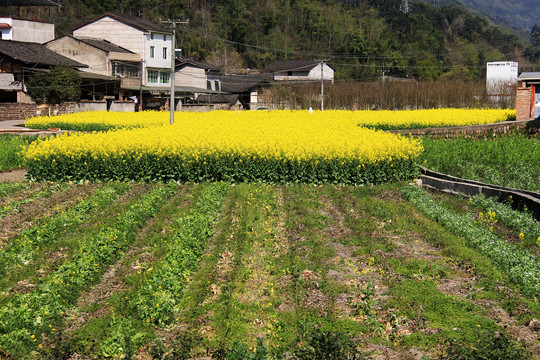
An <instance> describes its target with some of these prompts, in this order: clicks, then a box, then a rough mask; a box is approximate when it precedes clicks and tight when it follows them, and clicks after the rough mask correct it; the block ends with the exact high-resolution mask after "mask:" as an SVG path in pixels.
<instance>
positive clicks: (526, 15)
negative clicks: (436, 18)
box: [421, 0, 540, 34]
mask: <svg viewBox="0 0 540 360" xmlns="http://www.w3.org/2000/svg"><path fill="white" fill-rule="evenodd" d="M421 1H424V2H427V3H430V4H432V5H439V6H440V5H445V4H457V5H461V6H463V7H466V8H469V9H472V10H473V11H477V12H478V13H480V14H482V15H484V16H487V17H489V18H490V19H491V20H492V21H493V22H495V23H496V24H498V25H501V23H505V24H508V25H510V27H511V28H514V29H516V30H518V31H522V32H526V33H527V34H529V32H530V31H531V29H532V27H533V26H534V25H535V24H538V25H540V1H538V0H421Z"/></svg>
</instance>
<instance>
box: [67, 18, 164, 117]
mask: <svg viewBox="0 0 540 360" xmlns="http://www.w3.org/2000/svg"><path fill="white" fill-rule="evenodd" d="M72 31H73V36H74V37H75V38H95V39H103V40H107V41H109V42H110V43H113V44H116V45H118V46H120V47H122V48H124V49H127V50H129V51H131V52H133V53H135V54H138V55H139V56H140V59H141V63H142V65H141V83H140V84H137V85H133V86H123V89H124V90H125V91H131V92H133V93H137V94H140V95H142V96H143V103H144V107H145V108H155V109H159V108H162V107H163V106H165V103H166V102H167V101H168V94H169V93H170V81H171V56H174V51H172V49H171V44H172V41H171V36H172V32H171V31H170V30H168V29H166V28H164V27H163V26H161V25H157V24H154V23H152V22H149V21H146V20H143V19H141V18H138V17H134V16H127V15H117V14H112V13H106V14H103V15H100V16H98V17H97V18H95V19H92V20H90V21H88V22H86V23H84V24H82V25H79V26H77V27H75V28H73V29H72Z"/></svg>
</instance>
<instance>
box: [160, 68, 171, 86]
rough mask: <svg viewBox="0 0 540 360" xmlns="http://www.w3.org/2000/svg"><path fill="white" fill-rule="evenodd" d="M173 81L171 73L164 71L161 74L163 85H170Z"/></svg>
mask: <svg viewBox="0 0 540 360" xmlns="http://www.w3.org/2000/svg"><path fill="white" fill-rule="evenodd" d="M170 79H171V73H169V72H166V71H162V72H161V83H162V84H168V83H169V81H170Z"/></svg>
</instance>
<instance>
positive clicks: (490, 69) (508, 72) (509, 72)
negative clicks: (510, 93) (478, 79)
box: [486, 61, 518, 95]
mask: <svg viewBox="0 0 540 360" xmlns="http://www.w3.org/2000/svg"><path fill="white" fill-rule="evenodd" d="M517 78H518V63H517V62H515V61H495V62H488V63H487V73H486V89H487V93H488V95H502V94H505V93H506V88H507V87H508V86H513V85H515V84H516V83H517Z"/></svg>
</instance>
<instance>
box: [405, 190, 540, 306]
mask: <svg viewBox="0 0 540 360" xmlns="http://www.w3.org/2000/svg"><path fill="white" fill-rule="evenodd" d="M403 193H404V196H405V197H406V198H407V199H408V200H409V201H410V202H411V203H412V204H413V205H414V206H416V207H418V208H419V209H420V210H421V211H422V212H424V213H425V214H426V215H427V216H428V217H429V218H430V219H432V220H434V221H437V222H438V223H440V224H442V225H443V226H445V227H446V228H447V229H448V230H450V231H451V232H453V233H454V234H456V235H458V236H461V237H463V238H464V239H465V241H466V242H467V243H468V244H469V245H471V246H473V247H475V248H478V249H479V250H480V251H481V252H482V253H484V254H485V255H486V256H488V257H489V258H491V259H492V260H493V261H494V262H495V263H496V264H497V265H498V266H500V267H501V268H502V269H503V270H504V271H506V273H507V274H508V276H509V277H510V278H511V279H512V280H513V281H514V282H515V283H516V284H518V285H521V286H522V287H523V289H524V290H525V292H527V293H528V294H531V295H533V296H535V295H538V294H539V293H540V262H539V261H538V258H537V257H535V256H534V255H532V254H530V253H529V252H528V251H526V250H524V249H520V248H518V247H516V246H515V245H513V244H511V243H508V242H506V241H505V240H504V239H501V238H499V237H497V236H496V235H495V234H493V233H492V232H491V231H489V229H488V228H487V227H486V226H483V224H477V223H476V220H475V218H474V217H473V216H471V214H465V215H458V214H455V213H452V212H451V211H448V209H447V208H445V207H444V206H442V205H441V204H439V203H437V202H436V201H434V200H433V199H432V198H431V197H430V196H429V195H428V194H427V193H426V191H424V190H422V189H419V188H417V187H412V186H409V187H407V188H405V189H404V190H403Z"/></svg>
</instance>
